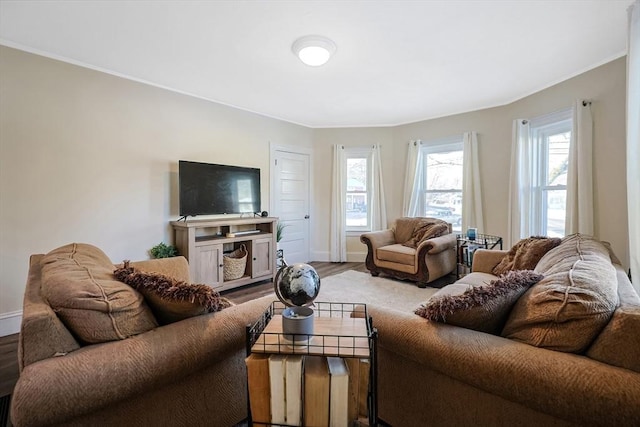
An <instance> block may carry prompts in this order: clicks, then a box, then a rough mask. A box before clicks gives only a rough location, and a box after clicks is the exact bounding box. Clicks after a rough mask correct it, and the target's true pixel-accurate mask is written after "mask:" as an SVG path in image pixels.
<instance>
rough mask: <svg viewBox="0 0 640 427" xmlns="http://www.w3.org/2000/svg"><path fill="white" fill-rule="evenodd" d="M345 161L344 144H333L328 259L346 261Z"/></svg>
mask: <svg viewBox="0 0 640 427" xmlns="http://www.w3.org/2000/svg"><path fill="white" fill-rule="evenodd" d="M346 174H347V163H346V156H345V154H344V146H342V145H334V146H333V176H332V182H331V205H332V206H331V230H330V236H329V260H330V261H331V262H346V261H347V233H346V230H345V228H346V210H345V202H346V199H347V194H346V191H347V177H346Z"/></svg>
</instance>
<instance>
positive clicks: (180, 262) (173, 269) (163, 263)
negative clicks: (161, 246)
mask: <svg viewBox="0 0 640 427" xmlns="http://www.w3.org/2000/svg"><path fill="white" fill-rule="evenodd" d="M130 265H131V266H132V267H135V268H137V269H138V270H141V271H144V272H146V273H158V274H163V275H165V276H169V277H172V278H174V279H176V280H180V281H183V282H187V283H191V275H190V273H189V263H188V262H187V259H186V258H185V257H183V256H176V257H171V258H159V259H150V260H146V261H134V262H132V263H131V264H130Z"/></svg>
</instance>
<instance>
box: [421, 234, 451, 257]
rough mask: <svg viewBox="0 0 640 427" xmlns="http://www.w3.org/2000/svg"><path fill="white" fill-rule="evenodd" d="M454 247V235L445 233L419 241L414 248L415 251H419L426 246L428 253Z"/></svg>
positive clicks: (435, 252)
mask: <svg viewBox="0 0 640 427" xmlns="http://www.w3.org/2000/svg"><path fill="white" fill-rule="evenodd" d="M455 247H456V235H455V234H451V233H449V234H445V235H444V236H438V237H434V238H432V239H427V240H425V241H423V242H422V243H420V245H418V247H417V248H416V252H417V253H421V251H422V249H423V248H426V250H427V253H428V254H431V255H433V254H437V253H440V252H443V251H446V250H449V249H453V248H455Z"/></svg>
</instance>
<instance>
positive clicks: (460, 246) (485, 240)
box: [456, 234, 502, 279]
mask: <svg viewBox="0 0 640 427" xmlns="http://www.w3.org/2000/svg"><path fill="white" fill-rule="evenodd" d="M498 246H500V247H499V249H502V237H500V236H492V235H490V234H476V237H475V239H470V238H468V237H467V236H466V235H465V234H458V235H456V257H457V264H458V265H457V267H456V278H457V279H459V278H461V277H463V276H465V275H466V274H468V273H469V272H470V271H471V267H472V266H473V253H474V252H475V250H476V249H480V248H482V249H496V248H497V247H498Z"/></svg>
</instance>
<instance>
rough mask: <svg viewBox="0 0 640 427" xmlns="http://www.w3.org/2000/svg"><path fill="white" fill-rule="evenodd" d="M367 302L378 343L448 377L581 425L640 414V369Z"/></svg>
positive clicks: (626, 421)
mask: <svg viewBox="0 0 640 427" xmlns="http://www.w3.org/2000/svg"><path fill="white" fill-rule="evenodd" d="M367 309H368V311H369V313H370V314H371V316H372V318H373V322H374V326H375V327H376V328H377V330H378V333H379V339H378V346H379V347H381V348H384V350H385V351H389V352H393V353H395V354H398V355H400V356H401V357H403V358H405V359H408V360H411V361H413V362H416V363H417V364H419V365H425V367H428V368H429V369H431V370H435V371H437V372H440V373H442V374H444V375H446V376H448V377H450V378H453V379H455V380H458V381H461V382H463V383H466V384H468V385H471V386H473V387H476V388H479V389H481V390H484V391H486V392H489V393H491V394H494V395H497V396H500V397H502V398H504V399H507V400H510V401H513V402H517V403H519V404H522V405H524V406H527V407H529V408H533V409H535V410H537V411H540V412H543V413H547V414H552V415H554V416H556V417H558V418H564V419H567V418H570V419H571V420H572V421H574V422H576V423H577V424H583V425H611V424H612V423H613V424H616V425H634V423H635V422H637V421H638V420H639V419H640V405H638V401H640V374H638V373H636V372H633V371H630V370H626V369H620V368H617V367H613V366H610V365H606V364H604V363H600V362H597V361H595V360H592V359H589V358H587V357H584V356H580V355H575V354H571V353H562V352H557V351H552V350H547V349H542V348H537V347H533V346H530V345H527V344H523V343H520V342H517V341H512V340H508V339H506V338H502V337H499V336H494V335H490V334H485V333H482V332H477V331H473V330H470V329H465V328H460V327H456V326H452V325H447V324H441V323H436V322H430V321H427V320H425V319H423V318H421V317H419V316H417V315H414V314H413V313H404V312H399V311H394V310H389V309H386V308H381V307H376V306H373V305H368V306H367ZM381 362H382V361H381ZM407 375H420V373H419V372H408V373H407Z"/></svg>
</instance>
